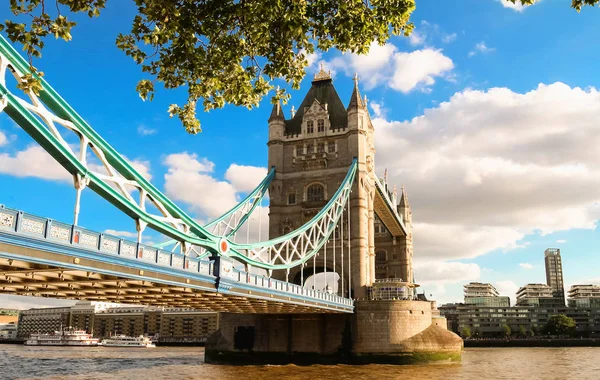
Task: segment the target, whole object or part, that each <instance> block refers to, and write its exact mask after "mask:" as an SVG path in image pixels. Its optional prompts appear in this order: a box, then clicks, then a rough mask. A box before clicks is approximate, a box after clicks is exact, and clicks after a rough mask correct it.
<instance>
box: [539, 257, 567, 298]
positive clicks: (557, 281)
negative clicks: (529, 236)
mask: <svg viewBox="0 0 600 380" xmlns="http://www.w3.org/2000/svg"><path fill="white" fill-rule="evenodd" d="M544 261H545V262H546V283H547V284H548V286H549V287H550V288H551V289H552V296H553V297H555V298H560V299H561V300H562V303H563V304H564V302H565V286H564V283H563V272H562V260H561V258H560V249H558V248H548V249H546V251H545V252H544Z"/></svg>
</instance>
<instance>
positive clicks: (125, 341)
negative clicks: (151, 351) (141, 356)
mask: <svg viewBox="0 0 600 380" xmlns="http://www.w3.org/2000/svg"><path fill="white" fill-rule="evenodd" d="M102 345H103V346H105V347H134V348H152V347H156V346H155V345H154V343H152V341H151V340H150V338H148V337H146V336H143V335H140V336H138V337H131V336H127V335H114V336H111V337H110V338H106V339H104V340H102Z"/></svg>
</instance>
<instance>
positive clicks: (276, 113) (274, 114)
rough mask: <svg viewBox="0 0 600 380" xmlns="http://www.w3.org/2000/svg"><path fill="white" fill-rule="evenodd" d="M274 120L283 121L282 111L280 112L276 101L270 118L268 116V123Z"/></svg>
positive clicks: (279, 103)
mask: <svg viewBox="0 0 600 380" xmlns="http://www.w3.org/2000/svg"><path fill="white" fill-rule="evenodd" d="M274 119H284V117H283V111H282V110H281V102H280V101H279V100H278V101H277V103H275V104H273V110H272V111H271V116H269V122H270V121H271V120H274Z"/></svg>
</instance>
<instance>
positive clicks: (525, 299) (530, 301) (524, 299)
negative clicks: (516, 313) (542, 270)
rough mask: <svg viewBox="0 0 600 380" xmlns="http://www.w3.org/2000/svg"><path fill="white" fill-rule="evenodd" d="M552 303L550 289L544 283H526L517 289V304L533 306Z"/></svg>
mask: <svg viewBox="0 0 600 380" xmlns="http://www.w3.org/2000/svg"><path fill="white" fill-rule="evenodd" d="M549 303H554V299H553V297H552V289H551V288H550V286H548V285H546V284H527V285H525V286H522V287H520V288H519V290H517V305H520V306H535V305H540V304H549Z"/></svg>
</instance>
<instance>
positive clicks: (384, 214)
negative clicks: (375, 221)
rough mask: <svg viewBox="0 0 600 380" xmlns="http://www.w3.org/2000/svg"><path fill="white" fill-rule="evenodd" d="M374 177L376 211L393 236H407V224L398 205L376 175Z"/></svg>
mask: <svg viewBox="0 0 600 380" xmlns="http://www.w3.org/2000/svg"><path fill="white" fill-rule="evenodd" d="M373 178H375V188H376V190H377V191H376V192H375V199H374V201H373V207H374V208H375V213H376V214H377V216H378V217H379V220H381V221H382V222H383V224H384V225H385V227H386V228H387V229H388V231H390V233H391V234H392V236H394V237H398V236H406V226H405V225H404V221H403V220H402V217H401V216H400V215H399V214H398V210H396V205H395V204H394V202H392V200H391V199H390V197H389V194H388V191H387V189H386V188H385V186H384V185H383V184H382V183H381V182H380V181H379V179H378V178H377V177H376V176H375V177H373Z"/></svg>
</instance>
